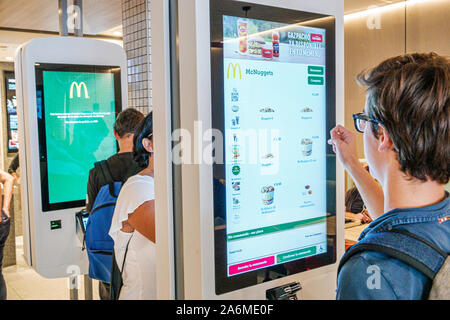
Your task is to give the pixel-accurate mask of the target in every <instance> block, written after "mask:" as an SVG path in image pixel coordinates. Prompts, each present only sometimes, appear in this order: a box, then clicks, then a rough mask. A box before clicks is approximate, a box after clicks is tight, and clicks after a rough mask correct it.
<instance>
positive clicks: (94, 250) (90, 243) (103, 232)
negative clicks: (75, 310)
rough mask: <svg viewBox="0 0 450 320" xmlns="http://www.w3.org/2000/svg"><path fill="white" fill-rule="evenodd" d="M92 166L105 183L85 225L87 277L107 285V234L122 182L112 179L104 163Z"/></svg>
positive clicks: (109, 244) (109, 255)
mask: <svg viewBox="0 0 450 320" xmlns="http://www.w3.org/2000/svg"><path fill="white" fill-rule="evenodd" d="M95 167H98V168H99V169H100V172H102V174H103V177H104V181H105V184H104V185H103V186H102V187H101V188H100V191H99V192H98V194H97V197H96V198H95V202H94V205H93V207H92V209H91V212H90V213H89V219H88V222H87V224H86V235H85V241H86V249H87V253H88V258H89V277H90V278H91V279H97V280H100V281H102V282H106V283H110V282H111V266H112V254H113V250H114V241H113V239H112V238H111V237H110V236H109V234H108V232H109V229H110V228H111V222H112V217H113V215H114V209H115V207H116V202H117V197H118V196H119V192H120V189H121V188H122V185H123V182H118V181H114V180H113V178H112V175H111V172H110V170H109V167H108V164H107V162H106V160H104V161H100V162H97V163H96V164H95Z"/></svg>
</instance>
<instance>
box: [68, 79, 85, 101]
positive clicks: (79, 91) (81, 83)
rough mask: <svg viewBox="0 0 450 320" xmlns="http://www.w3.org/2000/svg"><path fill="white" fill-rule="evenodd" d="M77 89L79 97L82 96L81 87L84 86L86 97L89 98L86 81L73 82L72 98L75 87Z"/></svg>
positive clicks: (71, 88) (71, 86)
mask: <svg viewBox="0 0 450 320" xmlns="http://www.w3.org/2000/svg"><path fill="white" fill-rule="evenodd" d="M74 87H75V88H76V89H77V97H78V98H81V88H82V87H84V97H85V98H86V99H89V93H88V89H87V87H86V83H84V82H80V83H79V84H78V83H77V82H75V81H74V82H72V84H71V85H70V99H73V88H74Z"/></svg>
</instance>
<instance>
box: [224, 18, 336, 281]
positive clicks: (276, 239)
mask: <svg viewBox="0 0 450 320" xmlns="http://www.w3.org/2000/svg"><path fill="white" fill-rule="evenodd" d="M325 44H326V32H325V30H324V29H320V28H311V27H304V26H299V25H286V24H283V23H277V22H269V21H263V20H256V19H248V18H239V17H232V16H223V67H224V71H223V74H224V79H223V81H224V109H225V110H224V119H225V131H226V137H231V139H226V146H225V157H226V160H227V163H226V165H225V176H226V181H227V183H226V208H227V209H226V219H227V229H226V236H227V274H228V276H234V275H237V274H242V273H245V272H249V271H252V270H256V269H260V268H265V267H268V266H272V265H277V264H284V263H286V262H288V261H293V260H297V259H302V258H305V257H309V256H314V255H318V254H322V253H325V252H326V250H327V230H326V212H327V203H326V139H327V137H326V136H325V132H326V127H325V126H326V123H325V114H326V83H325V77H326V71H327V70H326V60H325V58H326V56H325ZM252 132H254V133H256V134H257V136H258V140H257V141H256V140H255V142H257V143H256V144H251V142H249V139H248V137H250V136H252ZM261 142H264V143H262V144H261ZM255 145H257V147H258V148H255V147H254V146H255ZM244 151H245V152H244ZM255 154H256V156H254V155H255ZM252 156H253V157H252Z"/></svg>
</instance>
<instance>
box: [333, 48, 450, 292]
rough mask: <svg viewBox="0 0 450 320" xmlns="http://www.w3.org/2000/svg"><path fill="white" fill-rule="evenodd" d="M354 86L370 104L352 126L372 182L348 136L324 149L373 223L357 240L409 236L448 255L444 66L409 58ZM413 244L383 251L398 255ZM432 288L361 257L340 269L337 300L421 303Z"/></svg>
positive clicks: (391, 265)
mask: <svg viewBox="0 0 450 320" xmlns="http://www.w3.org/2000/svg"><path fill="white" fill-rule="evenodd" d="M357 80H358V82H359V83H360V84H361V85H363V86H364V87H366V88H367V100H366V106H365V109H364V111H363V112H362V113H359V114H355V115H354V116H353V118H354V120H355V127H356V130H357V131H358V132H361V133H363V135H364V152H365V156H366V159H367V162H368V164H369V166H370V173H371V174H369V173H368V172H367V171H366V170H365V169H364V168H363V167H362V166H361V165H360V163H359V161H358V159H357V153H356V142H355V140H356V139H355V134H354V133H353V132H351V131H350V130H347V129H346V128H344V127H342V126H340V125H338V126H337V127H336V128H334V129H333V130H332V131H331V139H330V140H329V143H330V144H332V145H333V149H334V151H335V152H336V154H337V156H338V158H339V160H340V161H341V162H342V164H343V166H344V167H345V169H346V170H347V172H348V173H349V174H350V175H351V176H352V178H353V180H354V181H355V183H356V186H357V188H358V190H359V192H360V194H361V196H362V198H363V200H364V203H365V204H366V206H367V209H368V211H369V213H370V215H371V216H372V218H373V219H374V221H373V222H372V223H371V224H370V225H369V227H368V228H367V229H366V230H364V231H363V232H362V234H361V236H360V239H359V240H360V241H363V240H364V239H365V238H367V237H372V238H373V237H374V235H375V233H381V232H384V233H383V234H384V235H386V234H387V233H390V234H392V233H395V234H396V235H398V237H399V239H405V238H404V237H403V236H402V235H405V234H406V235H411V234H413V235H417V236H419V237H420V238H421V239H425V241H428V242H429V243H430V244H431V245H433V246H435V247H437V248H439V249H440V250H441V252H445V253H448V252H450V221H449V220H450V219H449V216H450V198H449V194H448V193H447V192H446V191H445V189H444V186H445V184H447V183H448V181H449V176H450V166H449V165H450V62H449V60H448V59H447V58H445V57H442V56H439V55H437V54H435V53H427V54H406V55H403V56H398V57H395V58H390V59H387V60H385V61H383V62H382V63H380V64H379V65H378V66H377V67H375V68H374V69H372V70H370V71H367V72H364V73H362V74H360V75H359V76H358V77H357ZM372 176H373V177H374V178H375V179H376V180H378V181H379V182H380V184H381V186H380V185H379V184H378V183H377V182H376V181H375V180H374V178H372ZM391 231H393V232H391ZM377 236H378V235H377ZM402 237H403V238H402ZM413 240H414V239H411V241H403V242H400V241H398V242H395V241H391V242H390V243H388V245H390V246H391V247H392V248H394V249H395V248H399V247H405V246H407V245H408V243H411V242H414V241H413ZM366 241H367V239H366ZM411 251H414V249H411ZM414 254H417V252H415V253H414ZM418 254H419V255H420V254H421V253H420V252H419V253H418ZM423 255H425V254H423ZM423 258H426V257H423ZM446 285H447V286H448V283H447V284H446ZM430 287H431V280H430V278H429V277H427V276H426V275H425V274H424V273H423V272H420V271H419V270H418V269H416V268H413V267H412V266H411V265H410V264H408V263H405V262H403V261H401V259H400V257H399V256H397V258H396V257H394V256H392V255H388V254H385V253H381V252H379V251H376V250H363V251H360V252H358V253H356V254H355V255H353V256H352V257H351V258H350V259H349V260H347V261H346V262H345V263H344V264H343V266H342V267H341V269H340V272H339V275H338V283H337V299H426V298H427V297H428V292H429V289H430Z"/></svg>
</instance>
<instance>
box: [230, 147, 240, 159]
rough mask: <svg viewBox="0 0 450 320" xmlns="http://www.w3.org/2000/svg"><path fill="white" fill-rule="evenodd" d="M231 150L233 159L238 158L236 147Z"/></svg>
mask: <svg viewBox="0 0 450 320" xmlns="http://www.w3.org/2000/svg"><path fill="white" fill-rule="evenodd" d="M232 152H233V159H238V158H239V157H240V156H241V154H240V153H239V148H238V147H234V148H233V151H232Z"/></svg>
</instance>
